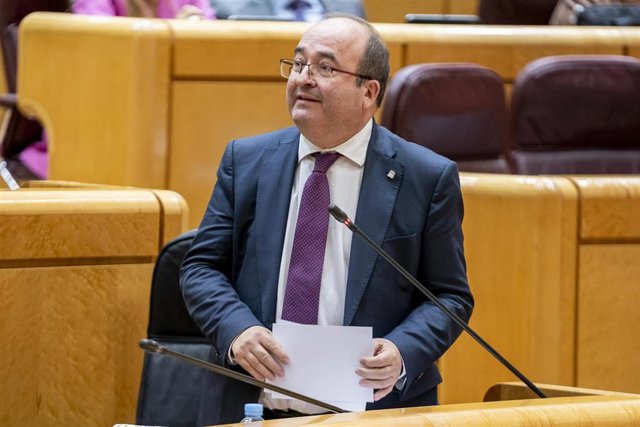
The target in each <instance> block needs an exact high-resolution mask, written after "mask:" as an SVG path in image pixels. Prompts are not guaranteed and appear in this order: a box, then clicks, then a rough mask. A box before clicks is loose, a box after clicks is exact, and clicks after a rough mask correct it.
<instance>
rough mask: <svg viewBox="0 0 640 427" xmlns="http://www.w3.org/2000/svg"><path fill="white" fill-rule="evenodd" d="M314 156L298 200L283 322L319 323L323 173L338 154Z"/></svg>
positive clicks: (325, 198)
mask: <svg viewBox="0 0 640 427" xmlns="http://www.w3.org/2000/svg"><path fill="white" fill-rule="evenodd" d="M313 156H314V157H315V158H316V163H315V167H314V168H313V172H312V173H311V175H309V178H307V182H306V184H305V185H304V190H303V192H302V199H301V200H300V209H299V211H298V220H297V223H296V232H295V235H294V238H293V247H292V248H291V261H290V263H289V275H288V277H287V288H286V290H285V293H284V303H283V306H282V318H283V319H284V320H289V321H291V322H296V323H304V324H307V325H315V324H316V323H318V304H319V303H320V283H321V282H322V266H323V265H324V250H325V247H326V245H327V228H328V226H329V211H328V207H329V204H330V203H331V198H330V195H329V181H328V180H327V175H326V172H327V169H329V168H330V167H331V165H332V164H333V163H334V162H335V161H336V160H337V159H338V157H340V154H338V153H326V154H320V153H315V154H313Z"/></svg>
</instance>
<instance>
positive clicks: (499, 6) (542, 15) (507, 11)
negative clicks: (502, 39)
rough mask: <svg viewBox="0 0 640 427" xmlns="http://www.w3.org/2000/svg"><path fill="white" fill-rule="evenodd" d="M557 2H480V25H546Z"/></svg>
mask: <svg viewBox="0 0 640 427" xmlns="http://www.w3.org/2000/svg"><path fill="white" fill-rule="evenodd" d="M557 3H558V0H480V2H479V4H478V16H479V17H480V24H493V25H496V24H497V25H547V24H548V23H549V19H550V18H551V14H552V13H553V9H555V7H556V4H557Z"/></svg>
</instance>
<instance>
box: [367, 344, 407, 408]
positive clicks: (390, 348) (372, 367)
mask: <svg viewBox="0 0 640 427" xmlns="http://www.w3.org/2000/svg"><path fill="white" fill-rule="evenodd" d="M360 364H361V365H362V366H361V367H359V368H358V369H356V374H357V375H359V376H361V377H362V379H361V380H360V385H361V386H363V387H370V388H375V389H377V390H376V392H375V393H374V394H373V400H380V399H382V398H383V397H385V396H386V395H387V394H389V393H391V390H393V387H394V386H395V385H396V382H397V381H398V377H399V376H400V374H401V373H402V356H401V355H400V350H398V347H396V345H395V344H394V343H392V342H391V341H389V340H385V339H382V338H376V339H375V340H374V350H373V356H370V357H363V358H362V359H360Z"/></svg>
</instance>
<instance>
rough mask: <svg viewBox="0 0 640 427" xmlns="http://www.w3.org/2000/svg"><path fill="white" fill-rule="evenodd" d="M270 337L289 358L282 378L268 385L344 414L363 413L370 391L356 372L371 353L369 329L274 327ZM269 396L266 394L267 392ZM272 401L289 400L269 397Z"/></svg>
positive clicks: (368, 400) (294, 324) (282, 324)
mask: <svg viewBox="0 0 640 427" xmlns="http://www.w3.org/2000/svg"><path fill="white" fill-rule="evenodd" d="M273 336H274V338H276V339H277V340H278V342H280V344H282V346H283V347H284V349H285V351H286V352H287V354H288V355H289V360H290V363H289V364H288V365H285V367H284V368H285V374H284V377H282V378H276V379H275V380H274V381H270V382H271V383H273V384H275V385H278V386H280V387H284V388H287V389H290V390H293V391H296V392H298V393H301V394H305V395H307V396H310V397H313V398H315V399H318V400H322V401H325V402H327V403H332V404H334V405H335V406H338V407H340V408H342V409H346V410H364V405H365V403H366V402H372V401H373V389H371V388H365V387H362V386H361V385H360V384H358V382H359V381H360V379H361V378H360V377H359V376H357V375H356V373H355V370H356V368H357V367H358V366H360V359H361V358H362V357H364V356H370V355H371V354H372V353H373V340H372V330H371V328H370V327H355V326H320V325H300V324H297V323H289V322H284V323H276V324H274V325H273ZM267 392H268V391H267ZM272 396H273V397H274V398H282V399H288V396H284V395H281V394H279V393H272Z"/></svg>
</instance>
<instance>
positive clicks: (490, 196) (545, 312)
mask: <svg viewBox="0 0 640 427" xmlns="http://www.w3.org/2000/svg"><path fill="white" fill-rule="evenodd" d="M461 184H462V194H463V198H464V203H465V217H464V222H463V231H464V236H465V255H466V259H467V268H468V277H469V284H470V286H471V291H472V292H473V295H474V298H475V308H474V312H473V315H472V316H471V322H470V325H471V327H472V328H474V329H475V330H476V332H478V333H479V334H480V335H481V336H482V337H483V338H484V339H485V340H487V342H489V344H491V345H492V346H493V347H495V348H496V350H498V351H499V352H500V353H502V354H503V355H504V356H505V357H506V358H507V359H508V360H510V361H511V362H512V363H513V364H514V365H515V366H516V367H517V368H518V369H519V370H521V371H522V372H523V373H525V375H527V376H529V377H530V378H531V379H532V380H533V381H541V382H546V383H551V384H573V370H574V328H575V298H574V295H575V285H576V278H575V265H576V251H577V241H576V239H575V232H576V227H577V212H578V200H577V192H576V190H575V188H574V187H573V185H572V184H571V182H570V181H569V180H568V179H566V178H562V177H533V176H514V175H491V174H473V173H462V174H461ZM440 369H441V371H442V376H443V383H442V384H441V386H440V389H439V393H440V395H439V398H440V402H441V403H461V402H477V401H479V400H480V399H481V398H482V396H483V393H484V391H485V390H486V389H487V388H488V387H489V386H490V385H491V384H494V383H496V382H497V381H510V380H514V379H515V377H514V376H513V374H511V373H510V372H509V371H508V370H507V369H506V368H505V367H503V366H502V365H501V364H500V363H499V362H498V361H497V360H495V359H493V357H491V355H490V354H488V353H487V352H486V351H485V350H484V349H483V348H482V347H480V345H479V344H478V343H476V342H475V341H474V340H473V339H472V338H470V337H469V336H468V335H467V334H466V333H463V334H462V335H461V336H460V338H459V339H458V340H457V341H456V343H455V344H454V345H453V347H452V348H451V349H450V350H449V351H448V352H447V353H445V355H444V356H443V357H442V359H441V360H440Z"/></svg>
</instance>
